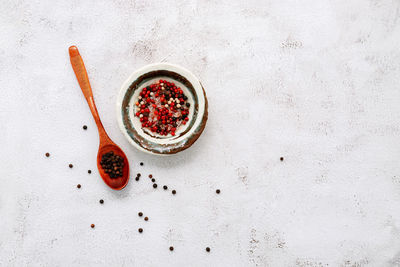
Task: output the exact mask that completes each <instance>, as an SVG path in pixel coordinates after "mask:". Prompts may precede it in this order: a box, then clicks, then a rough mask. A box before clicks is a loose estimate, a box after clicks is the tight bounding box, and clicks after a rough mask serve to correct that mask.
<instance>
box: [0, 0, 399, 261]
mask: <svg viewBox="0 0 400 267" xmlns="http://www.w3.org/2000/svg"><path fill="white" fill-rule="evenodd" d="M399 16H400V2H399V1H390V0H388V1H377V0H373V1H368V0H366V1H364V0H363V1H362V0H355V1H327V0H320V1H308V0H306V1H294V0H293V1H288V0H284V1H282V0H279V1H278V0H277V1H227V0H222V1H213V0H210V1H147V0H142V1H139V0H137V1H117V0H113V1H76V0H72V1H49V0H43V1H3V2H2V4H1V9H0V36H1V38H0V84H1V89H0V122H1V127H0V140H1V141H0V144H1V151H2V152H1V153H0V162H1V165H0V166H1V168H0V266H307V267H309V266H311V267H315V266H318V267H320V266H321V267H322V266H345V267H348V266H399V265H400V164H399V159H400V138H399V137H400V105H399V103H400V78H399V77H400V52H399V51H400V50H399V43H400V42H399V41H400V19H399ZM72 44H75V45H77V46H78V47H79V49H80V52H81V54H82V56H83V58H84V60H85V63H86V67H87V69H88V73H89V77H90V79H91V83H92V87H93V90H94V97H95V100H96V102H97V107H98V109H99V113H100V115H101V117H102V119H103V123H104V125H105V127H106V129H107V130H108V132H109V135H110V136H111V138H112V139H113V140H115V141H116V143H118V144H119V145H121V146H122V147H123V148H124V150H125V151H126V153H127V155H128V157H129V159H130V165H131V172H132V175H133V177H132V178H131V181H130V183H129V185H128V186H127V188H125V189H124V190H123V191H120V192H115V191H112V190H110V189H108V188H107V187H106V186H105V184H104V183H103V182H102V180H101V179H100V178H99V177H98V172H97V170H96V162H95V160H96V153H97V145H98V137H97V132H96V129H95V124H94V122H93V119H92V118H91V114H90V112H89V109H88V107H87V104H86V103H85V101H84V98H83V96H82V93H81V91H80V89H79V87H78V84H77V81H76V79H75V77H74V74H73V71H72V68H71V66H70V63H69V58H68V50H67V49H68V47H69V46H70V45H72ZM153 62H171V63H175V64H179V65H182V66H184V67H186V68H187V69H189V70H191V71H192V72H193V73H194V74H195V75H196V76H197V77H199V79H200V80H201V82H202V84H203V85H204V88H205V89H206V91H207V97H208V100H209V120H208V123H207V126H206V129H205V131H204V133H203V135H202V136H201V137H200V138H199V140H198V141H197V142H196V143H195V144H194V145H193V146H192V147H191V148H189V149H188V150H185V151H184V152H182V153H179V154H177V155H174V156H171V157H157V156H152V155H147V154H144V153H142V152H139V151H137V150H135V149H133V148H132V147H131V146H130V145H129V144H128V142H127V141H126V140H125V139H124V137H123V136H122V134H121V132H120V131H119V129H118V125H117V121H116V118H115V101H116V96H117V93H118V91H119V89H120V86H121V84H122V83H123V82H124V81H125V79H126V78H127V77H128V75H129V74H130V73H131V72H132V71H134V70H135V69H137V68H139V67H142V66H144V65H145V64H148V63H153ZM84 124H86V125H88V130H87V131H84V130H82V125H84ZM46 152H50V154H51V156H50V157H49V158H46V157H45V153H46ZM281 156H282V157H284V160H283V161H280V159H279V158H280V157H281ZM141 161H143V162H144V163H145V165H144V166H140V165H139V162H141ZM69 163H72V164H73V165H74V167H73V168H72V169H70V168H69V167H68V164H69ZM88 169H91V170H92V174H90V175H89V174H88V173H87V170H88ZM137 172H140V173H141V174H142V177H141V179H140V181H139V182H136V181H135V179H134V174H135V173H137ZM149 173H151V174H153V176H154V178H155V179H156V180H157V183H158V185H159V186H158V188H157V189H153V187H152V186H151V182H150V181H149V179H148V178H146V177H147V175H148V174H149ZM78 183H79V184H81V185H82V187H81V188H80V189H77V188H76V185H77V184H78ZM164 184H166V185H168V187H169V191H168V192H165V191H164V190H163V189H162V186H163V185H164ZM218 188H219V189H221V194H219V195H218V194H216V193H215V190H216V189H218ZM172 189H176V190H177V194H176V195H175V196H173V195H172V194H171V193H170V192H171V190H172ZM100 199H104V204H103V205H101V204H100V203H99V200H100ZM139 211H142V212H143V213H144V216H148V217H149V221H146V222H145V221H144V220H143V218H140V217H138V216H137V213H138V212H139ZM92 223H93V224H95V225H96V226H95V228H94V229H92V228H91V227H90V225H91V224H92ZM138 228H143V229H144V231H143V233H142V234H140V233H139V232H138ZM170 246H174V248H175V249H174V251H173V252H171V251H170V250H169V247H170ZM206 247H210V248H211V252H210V253H207V252H206V251H205V248H206Z"/></svg>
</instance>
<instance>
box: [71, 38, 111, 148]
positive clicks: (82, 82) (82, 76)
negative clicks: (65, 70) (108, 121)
mask: <svg viewBox="0 0 400 267" xmlns="http://www.w3.org/2000/svg"><path fill="white" fill-rule="evenodd" d="M69 58H70V60H71V65H72V68H73V69H74V72H75V76H76V79H77V80H78V83H79V86H80V87H81V89H82V93H83V95H84V96H85V98H86V101H87V103H88V105H89V108H90V111H91V112H92V115H93V118H94V120H95V122H96V125H97V129H98V130H99V135H100V142H101V141H102V140H104V141H105V140H108V139H109V137H108V136H107V133H106V131H105V130H104V127H103V124H102V123H101V120H100V117H99V113H98V112H97V108H96V105H95V103H94V99H93V93H92V87H90V82H89V77H88V75H87V72H86V68H85V64H84V63H83V60H82V57H81V55H80V54H79V50H78V48H77V47H76V46H74V45H73V46H70V47H69Z"/></svg>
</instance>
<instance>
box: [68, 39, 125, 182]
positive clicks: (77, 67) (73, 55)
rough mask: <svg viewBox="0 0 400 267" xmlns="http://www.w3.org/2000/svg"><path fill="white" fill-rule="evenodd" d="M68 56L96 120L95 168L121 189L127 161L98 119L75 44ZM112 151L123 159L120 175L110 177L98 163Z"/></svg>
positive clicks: (87, 80) (86, 76)
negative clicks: (96, 150)
mask: <svg viewBox="0 0 400 267" xmlns="http://www.w3.org/2000/svg"><path fill="white" fill-rule="evenodd" d="M69 57H70V60H71V65H72V68H73V69H74V72H75V76H76V78H77V79H78V83H79V86H80V87H81V89H82V92H83V95H84V96H85V98H86V101H87V103H88V104H89V108H90V111H91V112H92V115H93V118H94V121H95V122H96V125H97V129H98V131H99V138H100V145H99V152H98V153H97V168H98V169H99V173H100V176H101V178H103V181H104V182H105V183H106V184H107V185H108V186H109V187H111V188H112V189H115V190H121V189H122V188H124V187H125V186H126V184H127V183H128V181H129V162H128V159H127V157H126V155H125V153H124V152H123V151H122V150H121V148H119V146H117V145H116V144H115V143H114V142H113V141H111V139H110V137H108V135H107V133H106V130H104V127H103V124H102V123H101V121H100V117H99V113H98V112H97V108H96V105H95V104H94V100H93V93H92V88H91V87H90V83H89V77H88V75H87V72H86V68H85V64H83V60H82V57H81V55H80V54H79V51H78V48H77V47H76V46H71V47H70V48H69ZM110 151H112V152H114V154H116V155H119V156H121V157H122V158H123V159H124V168H123V175H122V177H118V178H111V177H110V176H109V175H108V174H107V173H105V172H104V170H103V168H102V167H101V165H100V161H101V157H102V155H103V154H105V153H107V152H110Z"/></svg>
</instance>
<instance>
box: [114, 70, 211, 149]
mask: <svg viewBox="0 0 400 267" xmlns="http://www.w3.org/2000/svg"><path fill="white" fill-rule="evenodd" d="M160 79H162V80H167V81H170V82H173V83H175V84H176V85H177V86H178V87H180V88H181V89H182V91H183V93H184V94H185V95H186V96H187V97H188V100H187V102H189V103H190V108H189V116H188V117H189V120H188V121H187V123H186V125H181V126H179V128H178V129H177V130H176V132H175V136H172V135H168V136H159V135H154V134H152V133H151V132H148V131H146V130H143V129H142V127H141V123H140V121H139V118H138V117H136V116H135V108H136V106H135V103H136V102H137V101H138V96H139V93H140V91H141V90H142V88H143V87H145V86H148V85H150V84H152V83H155V82H157V81H159V80H160ZM207 105H208V104H207V98H206V94H205V91H204V88H203V87H202V85H201V83H200V81H199V80H198V79H197V78H196V77H195V76H194V75H193V74H192V73H191V72H190V71H188V70H187V69H185V68H182V67H180V66H177V65H173V64H169V63H156V64H150V65H147V66H145V67H143V68H141V69H139V70H137V71H135V72H134V73H132V74H131V75H130V76H129V78H128V79H127V80H126V81H125V82H124V84H123V85H122V87H121V90H120V93H119V95H118V98H117V119H118V124H119V127H120V129H121V131H122V133H123V134H124V136H125V137H126V139H128V141H129V143H131V144H132V145H133V146H134V147H136V148H138V149H139V150H142V151H144V152H148V153H151V154H157V155H168V154H175V153H177V152H180V151H182V150H184V149H186V148H188V147H190V146H191V145H192V144H193V143H194V142H195V141H196V140H197V139H198V138H199V136H200V134H201V133H202V132H203V130H204V127H205V125H206V122H207V117H208V111H207Z"/></svg>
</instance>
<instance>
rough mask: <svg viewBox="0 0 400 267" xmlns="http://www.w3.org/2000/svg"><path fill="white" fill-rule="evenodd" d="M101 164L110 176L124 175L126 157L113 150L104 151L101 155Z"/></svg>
mask: <svg viewBox="0 0 400 267" xmlns="http://www.w3.org/2000/svg"><path fill="white" fill-rule="evenodd" d="M100 165H101V167H102V168H103V170H104V172H105V173H107V174H108V175H109V176H110V178H118V177H122V174H123V169H124V166H125V164H124V158H123V157H121V156H119V155H116V154H114V152H113V151H110V152H107V153H104V154H103V155H102V156H101V161H100Z"/></svg>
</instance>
